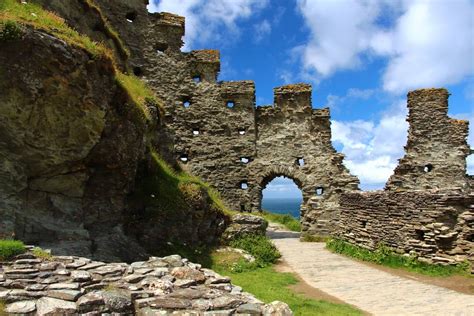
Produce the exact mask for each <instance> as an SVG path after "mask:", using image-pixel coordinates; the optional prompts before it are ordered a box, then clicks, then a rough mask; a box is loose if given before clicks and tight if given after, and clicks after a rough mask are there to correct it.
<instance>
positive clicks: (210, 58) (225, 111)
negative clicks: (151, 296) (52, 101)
mask: <svg viewBox="0 0 474 316" xmlns="http://www.w3.org/2000/svg"><path fill="white" fill-rule="evenodd" d="M37 1H39V2H42V3H43V4H44V5H46V6H47V7H48V8H49V9H51V10H53V11H57V12H59V14H60V15H62V16H65V17H66V19H67V21H68V22H69V23H70V24H74V23H75V21H76V20H77V13H75V12H76V11H74V10H69V11H71V12H69V11H68V9H67V6H64V5H62V3H63V2H62V1H59V0H53V1H42V0H37ZM77 1H79V2H84V1H83V0H77ZM95 3H97V5H98V6H99V7H100V9H101V10H102V12H103V14H104V16H105V17H106V18H107V20H108V21H109V23H110V24H111V25H112V26H113V28H114V29H115V30H117V31H118V33H119V34H120V36H121V38H122V39H123V41H124V43H125V46H126V47H127V48H128V49H129V50H130V52H131V56H130V57H129V58H128V59H127V60H126V61H125V63H126V64H127V67H128V68H129V69H130V70H131V71H133V73H135V74H136V75H137V76H139V77H141V78H142V79H144V80H145V81H146V82H147V83H148V84H149V85H150V87H151V88H152V89H154V90H155V92H156V93H157V95H158V96H160V97H161V98H162V99H163V101H164V104H165V110H166V111H165V112H166V114H165V117H164V118H163V121H164V122H163V123H164V124H163V125H162V128H161V129H160V130H157V131H156V135H155V139H154V145H155V147H156V148H161V154H162V156H163V157H164V158H165V159H167V160H168V161H169V162H173V163H174V164H175V166H180V167H181V168H184V169H187V170H189V171H190V172H191V173H193V174H195V175H196V176H199V177H201V178H203V179H204V180H205V181H207V182H209V183H210V184H211V185H212V186H214V187H215V188H216V189H217V190H219V192H220V193H221V195H222V197H223V199H224V200H225V201H226V203H227V204H228V206H229V207H230V208H232V209H235V210H240V211H256V210H259V209H260V207H261V192H262V189H263V188H265V186H266V185H267V184H268V183H269V182H270V181H271V180H272V179H273V178H275V177H277V176H286V177H289V178H291V179H293V180H294V181H295V183H296V184H297V185H298V186H299V187H300V189H301V190H302V192H303V198H304V201H303V205H302V206H301V215H302V227H303V232H309V233H312V234H320V235H328V234H331V233H332V234H337V235H338V236H340V237H341V238H343V239H346V240H348V241H351V242H354V243H359V244H362V245H364V246H366V247H369V248H373V247H375V245H376V244H377V243H379V242H384V243H386V244H389V245H391V246H392V247H394V248H396V249H397V250H399V251H400V252H404V253H415V254H417V255H419V256H421V257H422V258H425V259H426V260H429V261H434V262H441V263H452V262H453V260H454V261H456V262H459V261H462V260H464V259H468V260H471V261H472V251H473V249H474V245H473V241H472V225H473V224H472V218H473V215H472V205H473V203H472V186H473V184H474V179H473V177H471V176H467V175H466V157H467V155H469V154H470V153H472V150H471V149H470V148H469V146H468V145H467V142H466V136H467V131H468V123H467V122H466V121H460V120H454V119H451V118H449V117H448V116H447V109H448V103H447V99H448V95H449V94H448V92H447V91H446V90H445V89H424V90H417V91H413V92H410V93H409V95H408V108H409V117H408V122H409V123H410V129H409V137H408V142H407V145H406V147H405V149H406V154H405V156H404V157H403V158H402V159H401V160H400V164H399V166H398V167H397V168H396V169H395V171H394V174H393V176H392V177H391V178H390V179H389V181H388V182H387V184H386V189H385V191H377V192H371V193H366V192H359V191H358V180H357V178H356V177H354V176H352V175H350V173H349V171H348V170H347V169H346V168H345V167H344V165H343V164H342V161H343V155H342V154H340V153H337V152H336V151H335V149H334V148H333V147H332V145H331V141H330V139H331V130H330V113H329V110H328V109H313V108H312V105H311V88H310V86H308V85H305V84H296V85H289V86H284V87H279V88H276V89H275V90H274V95H275V96H274V104H273V105H271V106H263V107H255V85H254V83H253V82H252V81H233V82H220V81H217V77H218V73H219V71H220V56H219V52H218V51H216V50H198V51H191V52H181V47H182V46H183V41H182V37H183V35H184V31H185V21H184V18H183V17H179V16H177V15H174V14H170V13H154V14H150V13H148V11H147V9H146V4H147V1H143V0H131V1H126V2H125V1H122V0H96V1H95ZM78 12H79V11H78ZM68 17H69V18H68ZM87 32H88V33H87ZM86 33H87V34H88V35H89V36H91V37H93V38H94V36H95V33H94V32H90V30H89V29H88V28H87V29H86ZM98 39H99V40H100V37H99V38H98ZM110 46H112V45H110ZM440 258H443V259H440Z"/></svg>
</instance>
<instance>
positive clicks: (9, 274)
mask: <svg viewBox="0 0 474 316" xmlns="http://www.w3.org/2000/svg"><path fill="white" fill-rule="evenodd" d="M0 301H4V302H5V303H6V309H5V311H6V312H7V313H8V314H12V315H101V314H104V313H105V314H109V313H110V314H113V315H206V316H207V315H209V316H211V315H215V316H217V315H219V316H221V315H222V316H224V315H274V316H286V315H293V314H292V312H291V310H290V309H289V307H288V305H286V304H285V303H281V302H273V303H270V304H263V303H262V302H261V301H259V300H257V299H256V298H255V297H254V296H252V295H251V294H249V293H246V292H243V291H242V289H241V288H240V287H238V286H234V285H232V284H231V282H230V279H229V278H228V277H224V276H221V275H219V274H217V273H216V272H214V271H212V270H209V269H204V268H202V267H201V265H199V264H195V263H191V262H189V261H188V260H187V259H183V258H181V257H180V256H179V255H172V256H168V257H163V258H158V257H151V258H149V260H148V261H142V262H134V263H132V264H130V265H128V264H126V263H104V262H99V261H92V260H90V259H87V258H82V257H73V256H55V257H52V258H51V259H41V258H37V257H35V256H33V255H32V254H30V253H28V254H25V255H20V256H18V257H17V258H16V260H14V261H12V262H6V263H3V264H2V266H0Z"/></svg>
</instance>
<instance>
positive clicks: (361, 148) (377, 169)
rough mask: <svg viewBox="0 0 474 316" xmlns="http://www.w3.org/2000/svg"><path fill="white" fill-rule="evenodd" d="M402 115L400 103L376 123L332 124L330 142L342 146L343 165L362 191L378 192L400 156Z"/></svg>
mask: <svg viewBox="0 0 474 316" xmlns="http://www.w3.org/2000/svg"><path fill="white" fill-rule="evenodd" d="M406 113H407V110H406V104H405V102H404V101H403V102H402V101H401V102H398V103H396V104H394V105H393V106H392V107H391V108H390V109H389V110H387V111H385V112H384V113H383V114H382V116H381V119H380V120H379V121H378V122H374V121H364V120H357V121H352V122H341V121H333V122H332V141H333V142H334V143H335V144H339V145H342V152H343V153H344V154H345V155H346V158H345V160H344V163H345V165H346V166H347V167H348V168H349V170H350V171H351V173H353V174H354V175H357V176H358V177H359V179H360V181H361V187H362V188H364V189H368V188H371V189H381V188H382V187H383V186H384V184H385V182H386V181H387V180H388V178H389V176H390V175H391V174H392V173H393V170H394V169H395V167H396V166H397V163H398V162H397V160H398V159H399V158H401V157H402V156H403V154H404V151H403V146H404V145H405V144H406V139H407V131H408V123H407V122H406V120H405V118H406Z"/></svg>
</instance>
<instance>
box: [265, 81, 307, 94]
mask: <svg viewBox="0 0 474 316" xmlns="http://www.w3.org/2000/svg"><path fill="white" fill-rule="evenodd" d="M273 91H274V94H275V95H277V94H289V93H291V94H297V93H305V92H306V93H311V91H312V88H311V85H309V84H306V83H296V84H289V85H286V86H281V87H276V88H275V89H273Z"/></svg>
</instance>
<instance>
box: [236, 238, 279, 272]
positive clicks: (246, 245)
mask: <svg viewBox="0 0 474 316" xmlns="http://www.w3.org/2000/svg"><path fill="white" fill-rule="evenodd" d="M230 246H231V247H234V248H239V249H243V250H245V251H247V252H248V253H250V254H251V255H252V256H254V257H255V263H256V264H257V266H259V267H265V266H268V265H270V264H272V263H275V262H276V261H277V259H278V258H280V257H281V254H280V252H279V251H278V249H277V248H276V247H275V245H274V244H273V243H272V242H271V241H270V239H268V238H267V237H265V236H259V235H244V236H242V237H240V238H237V239H235V240H232V241H231V242H230Z"/></svg>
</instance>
